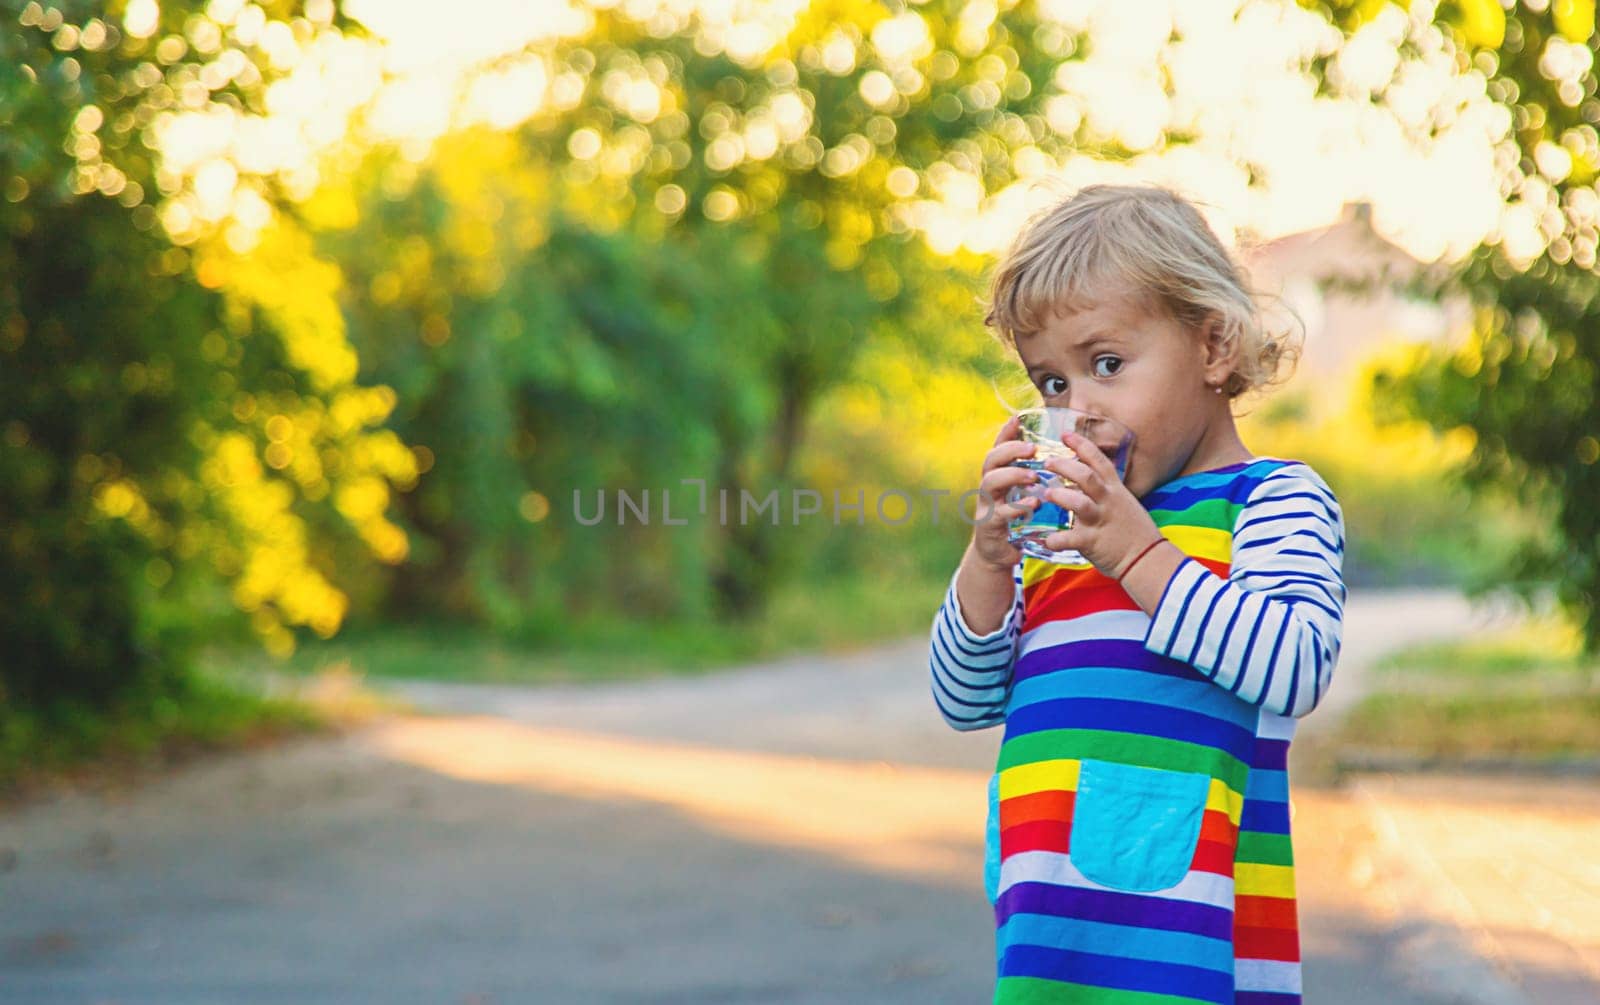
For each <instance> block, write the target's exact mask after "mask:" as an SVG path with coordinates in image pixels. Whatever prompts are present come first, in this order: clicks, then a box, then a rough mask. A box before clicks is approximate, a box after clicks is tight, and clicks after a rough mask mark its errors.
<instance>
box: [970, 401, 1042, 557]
mask: <svg viewBox="0 0 1600 1005" xmlns="http://www.w3.org/2000/svg"><path fill="white" fill-rule="evenodd" d="M1017 434H1018V419H1017V417H1016V416H1014V415H1013V416H1012V417H1011V418H1009V419H1007V420H1006V423H1005V425H1003V426H1001V427H1000V432H999V433H998V434H997V435H996V436H995V438H994V449H992V450H990V451H989V453H988V454H987V455H985V457H984V458H983V473H982V475H981V477H980V478H979V481H978V511H977V514H976V516H977V523H976V524H975V525H974V526H973V528H972V548H971V550H972V551H973V552H974V553H976V557H977V558H978V559H979V560H980V561H982V562H983V563H984V564H985V565H988V566H991V567H993V568H996V569H1004V570H1005V571H1006V574H1007V576H1009V575H1010V573H1011V567H1012V566H1014V565H1016V564H1017V562H1018V560H1020V559H1021V558H1022V549H1020V548H1018V547H1017V546H1016V545H1014V544H1012V543H1011V542H1010V541H1008V540H1006V537H1007V535H1008V533H1009V529H1010V528H1009V526H1008V525H1009V524H1010V522H1011V521H1012V520H1013V519H1015V518H1016V517H1019V516H1022V515H1023V514H1024V513H1028V512H1031V511H1032V510H1034V509H1035V508H1037V507H1038V505H1039V500H1038V499H1033V498H1028V499H1023V500H1020V501H1019V502H1016V503H1008V502H1006V493H1007V492H1009V491H1010V490H1011V489H1012V488H1013V487H1015V486H1018V485H1030V484H1032V483H1034V482H1036V481H1038V476H1037V475H1036V474H1035V473H1034V472H1032V471H1030V470H1029V469H1027V468H1018V467H1013V466H1012V462H1013V461H1019V460H1022V459H1023V458H1025V457H1032V456H1033V451H1034V447H1033V444H1031V443H1028V442H1026V441H1025V440H1021V439H1019V438H1018V436H1017Z"/></svg>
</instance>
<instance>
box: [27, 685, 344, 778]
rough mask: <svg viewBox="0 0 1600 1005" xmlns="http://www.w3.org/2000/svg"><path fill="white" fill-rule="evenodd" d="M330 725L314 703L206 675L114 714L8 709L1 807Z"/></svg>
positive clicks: (131, 702)
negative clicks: (47, 791)
mask: <svg viewBox="0 0 1600 1005" xmlns="http://www.w3.org/2000/svg"><path fill="white" fill-rule="evenodd" d="M330 724H331V719H330V717H329V716H328V715H327V714H325V713H323V712H319V710H317V709H316V708H313V707H312V706H310V705H308V704H306V703H303V702H300V701H295V700H291V699H284V698H275V697H269V696H266V695H260V694H251V693H248V692H246V691H242V690H240V689H239V688H237V687H234V686H230V685H228V684H227V683H226V682H224V681H221V680H217V679H215V678H213V677H210V676H208V675H205V674H196V675H195V676H194V677H192V678H191V679H190V680H189V681H188V682H187V683H186V684H185V685H184V686H183V687H182V688H181V690H180V691H178V692H177V693H173V694H165V695H150V696H134V697H131V698H129V699H126V700H125V701H123V702H122V703H121V704H120V705H118V706H117V707H115V708H112V709H110V710H107V711H96V710H93V709H89V708H86V707H79V706H59V707H57V708H55V709H54V710H52V711H50V712H41V711H30V710H22V709H16V708H5V709H0V804H3V803H11V802H17V801H21V800H23V799H25V798H27V797H29V796H31V795H33V794H35V793H37V792H39V791H42V790H44V789H48V788H51V787H53V786H56V785H58V784H63V783H65V784H69V785H73V784H82V783H85V782H88V781H91V780H92V781H94V782H95V783H96V784H99V785H104V784H113V785H115V784H118V783H121V782H126V781H129V780H131V779H133V778H135V777H138V776H140V775H143V774H146V773H148V772H150V771H152V770H157V769H160V768H163V767H167V766H170V765H174V764H177V763H181V762H183V761H186V760H188V759H189V758H191V757H193V756H195V755H196V754H200V753H203V752H207V751H216V750H226V749H234V748H239V747H250V746H257V745H260V744H263V743H268V742H271V741H273V740H276V739H278V738H281V737H284V736H290V735H298V734H304V733H306V732H315V731H319V730H322V729H324V728H327V727H328V726H329V725H330Z"/></svg>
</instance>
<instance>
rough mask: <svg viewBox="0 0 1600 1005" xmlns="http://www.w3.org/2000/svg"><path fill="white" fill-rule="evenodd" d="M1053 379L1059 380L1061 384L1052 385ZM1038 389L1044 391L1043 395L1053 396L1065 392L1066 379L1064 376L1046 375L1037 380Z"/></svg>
mask: <svg viewBox="0 0 1600 1005" xmlns="http://www.w3.org/2000/svg"><path fill="white" fill-rule="evenodd" d="M1055 381H1060V383H1061V386H1060V387H1053V386H1052V382H1055ZM1039 390H1041V391H1043V392H1044V393H1045V397H1047V398H1054V397H1055V396H1056V395H1058V394H1063V393H1065V392H1066V390H1067V380H1066V378H1065V377H1046V378H1045V379H1044V380H1041V381H1039Z"/></svg>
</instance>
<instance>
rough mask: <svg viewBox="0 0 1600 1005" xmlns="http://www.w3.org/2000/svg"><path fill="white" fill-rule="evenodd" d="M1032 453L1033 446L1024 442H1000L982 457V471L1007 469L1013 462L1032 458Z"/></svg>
mask: <svg viewBox="0 0 1600 1005" xmlns="http://www.w3.org/2000/svg"><path fill="white" fill-rule="evenodd" d="M1033 452H1034V445H1033V444H1031V443H1028V442H1026V441H1024V440H1005V441H1002V442H1000V443H998V444H996V445H995V446H994V447H993V448H992V449H991V450H990V451H989V452H988V453H987V454H985V455H983V470H984V471H992V470H993V469H995V468H1003V467H1008V466H1010V465H1011V463H1012V462H1014V461H1020V460H1022V459H1023V458H1024V457H1032V456H1033Z"/></svg>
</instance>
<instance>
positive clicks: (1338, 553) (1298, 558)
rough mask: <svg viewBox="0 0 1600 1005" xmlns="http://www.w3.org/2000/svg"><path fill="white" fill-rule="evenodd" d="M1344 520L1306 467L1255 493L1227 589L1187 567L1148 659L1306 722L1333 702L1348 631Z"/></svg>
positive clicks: (1286, 471)
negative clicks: (1189, 669) (1176, 663)
mask: <svg viewBox="0 0 1600 1005" xmlns="http://www.w3.org/2000/svg"><path fill="white" fill-rule="evenodd" d="M1343 559H1344V516H1343V513H1342V511H1341V510H1340V508H1339V503H1338V501H1337V500H1336V499H1335V498H1334V495H1333V491H1332V490H1331V489H1329V488H1328V485H1327V483H1326V482H1324V481H1323V480H1322V478H1321V477H1320V476H1319V475H1318V474H1317V473H1316V472H1315V471H1313V470H1312V469H1311V468H1310V467H1308V466H1307V465H1305V464H1300V463H1295V464H1292V465H1288V466H1286V467H1283V468H1280V469H1278V470H1277V471H1275V472H1273V473H1272V474H1271V475H1269V476H1268V477H1267V478H1265V479H1263V480H1262V481H1261V483H1260V484H1259V485H1257V486H1256V487H1255V489H1254V490H1253V491H1252V492H1251V494H1250V497H1249V498H1248V499H1247V500H1246V502H1245V505H1244V507H1243V508H1242V509H1241V510H1240V512H1239V515H1238V518H1237V520H1236V521H1235V522H1234V528H1233V555H1232V567H1231V570H1230V572H1229V575H1228V578H1227V579H1226V580H1225V579H1223V578H1221V577H1220V576H1218V575H1216V574H1215V573H1213V572H1212V571H1211V570H1209V569H1207V568H1206V567H1205V566H1203V565H1201V564H1200V563H1199V562H1196V561H1195V560H1194V559H1192V558H1185V559H1184V561H1183V564H1181V565H1179V566H1178V569H1177V571H1176V572H1174V573H1173V575H1172V578H1171V579H1170V580H1168V581H1167V586H1166V589H1165V590H1164V591H1163V592H1162V595H1161V600H1160V601H1159V602H1158V603H1157V604H1156V609H1155V612H1154V613H1153V614H1152V615H1151V616H1150V626H1149V628H1148V629H1147V631H1146V633H1145V639H1144V646H1145V648H1146V649H1148V650H1150V651H1152V652H1156V653H1160V654H1161V655H1163V656H1169V657H1172V658H1173V659H1178V660H1182V661H1184V662H1185V663H1189V664H1192V665H1193V666H1194V667H1195V669H1197V670H1199V671H1200V672H1201V673H1203V674H1205V675H1206V676H1208V677H1210V678H1211V679H1212V680H1213V681H1215V682H1216V683H1217V684H1218V686H1220V687H1225V688H1227V689H1228V690H1229V691H1231V692H1233V693H1234V694H1236V695H1238V696H1239V697H1240V698H1242V699H1244V700H1245V701H1247V702H1250V703H1251V704H1253V705H1259V706H1261V707H1262V708H1264V709H1267V710H1268V711H1271V712H1276V713H1278V714H1279V715H1289V716H1294V717H1296V718H1298V717H1301V716H1304V715H1306V714H1307V713H1309V712H1310V711H1311V710H1312V709H1314V708H1316V707H1317V704H1318V703H1319V702H1321V701H1322V697H1323V695H1325V694H1327V693H1328V686H1329V684H1330V683H1331V682H1332V679H1333V667H1334V663H1335V662H1336V661H1337V660H1338V658H1339V643H1340V636H1341V632H1342V629H1343V624H1344V601H1345V586H1344V579H1343V574H1342V568H1343Z"/></svg>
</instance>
